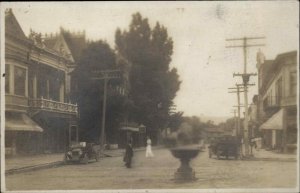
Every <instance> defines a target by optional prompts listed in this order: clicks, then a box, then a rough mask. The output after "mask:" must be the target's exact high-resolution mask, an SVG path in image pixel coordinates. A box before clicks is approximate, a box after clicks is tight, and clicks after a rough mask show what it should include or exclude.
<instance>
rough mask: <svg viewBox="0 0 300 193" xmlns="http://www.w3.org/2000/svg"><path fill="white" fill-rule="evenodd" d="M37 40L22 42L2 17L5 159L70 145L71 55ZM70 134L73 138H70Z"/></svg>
mask: <svg viewBox="0 0 300 193" xmlns="http://www.w3.org/2000/svg"><path fill="white" fill-rule="evenodd" d="M55 45H57V46H59V48H60V50H57V49H53V48H51V47H49V45H48V44H47V43H46V42H45V38H44V37H42V35H41V34H38V33H35V32H33V31H31V32H30V35H29V37H26V35H25V34H24V32H23V31H22V29H21V27H20V25H19V23H18V21H17V19H16V17H15V16H14V14H13V12H12V10H11V9H8V10H6V12H5V74H6V76H5V147H6V153H7V154H12V155H14V154H22V153H25V154H28V153H45V152H48V153H52V152H62V151H64V150H65V147H66V146H67V145H68V144H69V143H70V141H72V140H73V141H74V140H76V137H75V136H76V135H75V133H76V132H78V130H77V118H78V113H77V112H78V111H77V105H76V104H71V101H70V99H69V95H70V87H71V83H70V75H69V72H70V70H72V68H74V60H73V58H72V53H71V52H70V51H68V49H67V47H66V46H65V45H62V46H61V45H60V44H59V42H55ZM72 133H74V134H72Z"/></svg>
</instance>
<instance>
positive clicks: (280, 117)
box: [257, 51, 298, 152]
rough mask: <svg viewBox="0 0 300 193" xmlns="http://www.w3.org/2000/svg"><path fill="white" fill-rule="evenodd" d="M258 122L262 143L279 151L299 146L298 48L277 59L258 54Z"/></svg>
mask: <svg viewBox="0 0 300 193" xmlns="http://www.w3.org/2000/svg"><path fill="white" fill-rule="evenodd" d="M257 59H258V60H257V69H258V89H259V96H258V108H257V114H258V117H259V119H258V124H259V125H260V126H259V130H260V131H261V133H262V137H263V145H264V146H265V148H268V149H275V150H278V151H280V152H295V151H296V149H297V145H296V144H297V134H298V129H297V110H298V109H297V88H298V86H297V62H298V61H297V51H292V52H287V53H282V54H279V55H277V57H276V58H275V59H274V60H264V56H263V54H262V53H258V57H257Z"/></svg>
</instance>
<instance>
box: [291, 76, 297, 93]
mask: <svg viewBox="0 0 300 193" xmlns="http://www.w3.org/2000/svg"><path fill="white" fill-rule="evenodd" d="M296 94H297V72H296V71H293V72H290V95H291V96H295V95H296Z"/></svg>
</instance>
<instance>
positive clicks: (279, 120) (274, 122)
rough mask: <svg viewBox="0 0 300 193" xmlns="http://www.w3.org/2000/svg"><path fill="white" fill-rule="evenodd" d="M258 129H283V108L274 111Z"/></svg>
mask: <svg viewBox="0 0 300 193" xmlns="http://www.w3.org/2000/svg"><path fill="white" fill-rule="evenodd" d="M259 129H273V130H282V129H283V109H281V110H280V111H278V112H277V113H275V114H274V115H273V116H272V117H271V118H270V119H268V120H267V121H266V122H264V123H263V124H262V125H261V126H260V127H259Z"/></svg>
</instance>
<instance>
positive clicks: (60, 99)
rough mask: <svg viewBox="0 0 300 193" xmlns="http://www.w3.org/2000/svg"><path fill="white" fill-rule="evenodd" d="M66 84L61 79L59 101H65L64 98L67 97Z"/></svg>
mask: <svg viewBox="0 0 300 193" xmlns="http://www.w3.org/2000/svg"><path fill="white" fill-rule="evenodd" d="M64 91H65V85H64V82H63V81H61V82H60V87H59V101H60V102H64V98H65V92H64Z"/></svg>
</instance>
